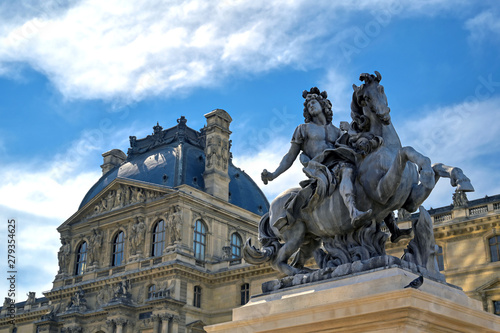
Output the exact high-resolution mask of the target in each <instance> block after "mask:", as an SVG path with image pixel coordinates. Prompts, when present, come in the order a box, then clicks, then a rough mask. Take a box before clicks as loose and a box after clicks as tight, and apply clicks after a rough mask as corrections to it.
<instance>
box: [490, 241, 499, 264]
mask: <svg viewBox="0 0 500 333" xmlns="http://www.w3.org/2000/svg"><path fill="white" fill-rule="evenodd" d="M490 252H491V261H498V250H497V246H496V245H494V246H491V247H490Z"/></svg>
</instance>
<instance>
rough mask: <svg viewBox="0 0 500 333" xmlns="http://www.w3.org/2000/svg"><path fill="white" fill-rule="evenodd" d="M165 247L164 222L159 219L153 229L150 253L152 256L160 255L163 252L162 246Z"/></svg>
mask: <svg viewBox="0 0 500 333" xmlns="http://www.w3.org/2000/svg"><path fill="white" fill-rule="evenodd" d="M164 247H165V222H164V221H163V220H160V221H159V222H158V223H157V224H156V226H155V228H154V231H153V249H152V253H151V254H152V255H153V256H154V257H156V256H161V255H162V254H163V248H164Z"/></svg>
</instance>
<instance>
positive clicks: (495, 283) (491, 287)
mask: <svg viewBox="0 0 500 333" xmlns="http://www.w3.org/2000/svg"><path fill="white" fill-rule="evenodd" d="M499 291H500V278H499V277H496V278H494V279H491V280H490V281H488V282H486V283H485V284H483V285H482V286H481V287H479V288H477V289H476V292H478V293H488V292H499Z"/></svg>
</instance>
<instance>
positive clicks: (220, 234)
mask: <svg viewBox="0 0 500 333" xmlns="http://www.w3.org/2000/svg"><path fill="white" fill-rule="evenodd" d="M205 117H206V121H207V124H206V126H205V127H204V128H202V129H201V130H200V131H196V130H193V129H191V128H189V127H188V126H187V125H186V123H187V120H186V119H185V118H184V117H181V118H180V119H178V124H177V125H176V126H174V127H172V128H169V129H166V130H163V128H162V127H161V126H160V125H159V124H157V125H156V126H154V127H153V133H152V134H151V135H149V136H147V137H146V138H142V139H138V138H136V137H134V136H131V137H130V148H129V150H128V152H127V154H125V153H124V152H122V151H121V150H118V149H113V150H111V151H109V152H106V153H104V154H103V164H102V165H101V168H102V171H103V175H102V177H101V178H100V179H99V180H98V181H97V183H96V184H95V185H94V186H93V187H92V188H91V189H90V190H89V191H88V193H87V195H86V196H85V197H84V198H83V200H82V203H81V205H80V207H79V209H78V211H77V212H75V214H74V215H73V216H71V217H70V218H69V219H68V220H67V221H65V222H64V223H63V224H62V225H61V226H60V227H59V228H58V231H59V233H60V235H61V248H60V250H59V253H58V254H57V255H58V259H59V271H58V273H57V275H56V277H55V280H54V282H53V288H52V289H51V290H50V291H49V292H46V293H44V297H42V298H38V299H37V298H36V297H35V296H36V295H35V294H34V293H30V295H29V297H28V300H27V301H25V302H19V303H16V304H15V305H11V304H9V303H8V302H7V301H6V302H4V304H3V306H2V308H1V310H0V333H13V332H16V333H28V332H29V333H35V332H47V333H59V332H82V333H83V332H85V333H87V332H88V333H130V332H134V333H135V332H143V333H146V332H148V333H152V332H154V333H167V332H168V333H173V332H179V333H189V332H204V330H203V327H204V326H205V325H211V324H216V323H220V322H226V321H230V320H231V311H232V309H233V308H235V307H238V306H241V305H242V304H245V303H246V302H247V301H248V299H249V297H250V296H251V295H256V294H259V293H260V292H261V284H262V283H263V282H265V281H269V280H271V279H274V278H276V275H277V273H275V272H274V271H273V270H272V269H271V268H270V266H269V265H260V266H251V265H248V264H246V263H245V262H244V261H243V260H242V258H241V254H242V252H241V251H242V247H243V244H244V241H245V240H246V239H247V238H249V237H252V238H253V239H254V240H255V239H256V238H257V236H256V235H257V225H258V221H259V219H260V216H261V215H262V214H264V213H266V212H267V211H268V208H269V204H268V202H267V200H266V198H265V196H264V195H263V193H262V192H261V191H260V189H259V187H258V186H257V185H256V184H255V183H254V182H253V180H252V179H251V178H250V177H249V176H248V175H247V174H246V173H245V172H243V171H242V170H241V169H239V168H237V167H235V166H234V165H233V163H232V161H231V152H230V149H231V141H230V134H231V132H230V130H229V125H230V123H231V117H230V116H229V114H228V113H227V112H225V111H224V110H220V109H217V110H214V111H212V112H210V113H209V114H207V115H205ZM453 203H454V204H453V205H452V206H447V207H442V208H438V209H431V210H430V211H429V213H430V214H431V216H432V219H433V221H434V233H435V236H436V243H437V244H438V245H439V246H440V253H439V262H440V266H441V269H442V271H443V272H444V274H445V275H446V278H447V281H448V282H449V283H451V284H454V285H458V286H460V287H462V288H463V289H464V290H465V291H466V293H467V294H468V295H469V296H470V297H472V298H475V299H479V300H481V301H482V302H483V305H484V308H485V310H486V311H489V312H493V313H497V314H500V195H497V196H493V197H488V198H484V199H480V200H473V201H468V200H467V198H466V197H462V196H460V197H459V196H458V195H455V197H454V199H453ZM416 217H417V215H415V214H414V215H409V214H404V213H403V212H400V214H399V220H400V221H399V223H400V225H401V227H404V225H407V226H409V225H411V220H412V219H414V218H416ZM405 247H406V244H405V242H399V243H397V244H391V243H389V242H388V243H387V248H386V251H387V253H388V254H391V255H394V256H398V257H399V256H401V255H402V252H403V249H404V248H405ZM12 312H15V325H13V324H12V323H11V316H10V314H11V313H12Z"/></svg>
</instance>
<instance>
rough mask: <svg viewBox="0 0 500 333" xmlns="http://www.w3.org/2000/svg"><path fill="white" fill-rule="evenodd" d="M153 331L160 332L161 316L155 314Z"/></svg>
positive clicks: (154, 332)
mask: <svg viewBox="0 0 500 333" xmlns="http://www.w3.org/2000/svg"><path fill="white" fill-rule="evenodd" d="M152 318H153V333H160V316H159V315H157V314H156V315H153V316H152Z"/></svg>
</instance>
